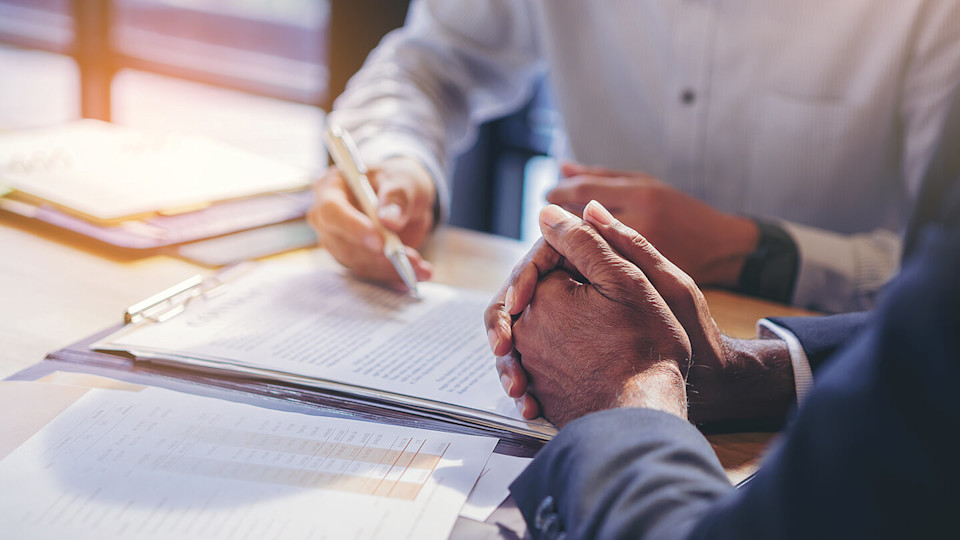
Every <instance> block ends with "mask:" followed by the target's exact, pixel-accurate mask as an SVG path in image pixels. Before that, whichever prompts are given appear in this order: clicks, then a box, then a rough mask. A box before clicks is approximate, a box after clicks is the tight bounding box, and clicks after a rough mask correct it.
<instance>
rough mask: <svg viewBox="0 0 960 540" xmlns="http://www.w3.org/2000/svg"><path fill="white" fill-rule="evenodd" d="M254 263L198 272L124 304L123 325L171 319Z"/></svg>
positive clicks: (217, 290)
mask: <svg viewBox="0 0 960 540" xmlns="http://www.w3.org/2000/svg"><path fill="white" fill-rule="evenodd" d="M255 265H256V263H250V262H241V263H237V264H232V265H230V266H227V267H226V268H224V269H223V270H220V271H219V272H217V273H215V274H213V275H212V276H208V277H206V278H205V277H203V276H201V275H199V274H198V275H196V276H193V277H191V278H188V279H185V280H183V281H181V282H180V283H177V284H176V285H174V286H172V287H169V288H167V289H164V290H162V291H160V292H158V293H157V294H154V295H153V296H150V297H149V298H146V299H144V300H141V301H139V302H137V303H136V304H134V305H132V306H130V307H128V308H127V310H126V311H125V312H124V313H123V324H138V323H142V322H163V321H166V320H169V319H172V318H173V317H176V316H177V315H179V314H181V313H183V312H184V311H185V310H186V309H187V306H188V305H189V304H190V302H192V301H194V300H195V299H197V298H211V297H213V296H216V294H217V293H218V292H220V291H222V289H223V286H224V285H226V284H227V282H228V281H230V280H231V279H233V278H235V277H236V276H238V275H239V274H242V273H245V272H246V271H247V270H249V269H250V268H252V267H253V266H255Z"/></svg>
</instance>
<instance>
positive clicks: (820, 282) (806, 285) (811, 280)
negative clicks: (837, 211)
mask: <svg viewBox="0 0 960 540" xmlns="http://www.w3.org/2000/svg"><path fill="white" fill-rule="evenodd" d="M781 225H782V226H783V228H784V229H785V230H786V231H787V234H789V235H790V236H791V237H792V238H793V241H794V242H795V243H796V245H797V251H798V252H799V255H800V257H799V261H800V266H799V268H798V271H797V280H796V284H795V285H794V290H793V301H792V302H793V304H795V305H798V306H803V307H805V308H808V309H815V310H818V311H824V312H828V313H839V312H843V311H858V310H864V309H869V308H871V307H872V306H873V304H874V300H875V297H876V295H877V293H878V292H879V291H880V290H881V289H882V288H883V286H884V284H886V283H887V281H888V280H889V279H890V278H891V277H892V276H893V275H894V274H895V273H896V271H897V268H898V267H899V261H900V250H901V240H900V237H899V236H898V235H897V234H896V233H893V232H891V231H885V230H877V231H874V232H872V233H867V234H857V235H842V234H838V233H835V232H830V231H826V230H822V229H816V228H813V227H807V226H804V225H800V224H797V223H789V222H781Z"/></svg>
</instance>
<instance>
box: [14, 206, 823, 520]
mask: <svg viewBox="0 0 960 540" xmlns="http://www.w3.org/2000/svg"><path fill="white" fill-rule="evenodd" d="M527 248H528V246H526V245H524V244H522V243H520V242H517V241H513V240H509V239H505V238H502V237H495V236H491V235H486V234H481V233H476V232H471V231H467V230H463V229H456V228H448V229H444V230H441V231H440V232H439V233H438V234H437V235H436V236H435V238H433V239H432V240H431V241H430V243H429V244H428V246H427V247H426V249H425V253H426V255H427V258H428V259H430V260H431V261H432V262H433V263H434V265H435V267H436V275H435V280H436V281H438V282H441V283H446V284H450V285H457V286H464V287H469V288H472V289H479V290H485V291H489V292H491V293H492V292H494V291H496V290H497V289H499V287H500V285H501V284H502V282H503V279H504V277H505V276H506V275H507V273H508V272H509V271H510V269H511V268H512V267H513V265H514V264H515V263H516V261H517V260H518V259H519V258H520V257H521V255H523V253H525V252H526V250H527ZM313 255H315V254H309V253H307V252H306V250H301V251H299V252H292V253H288V254H283V255H278V256H276V257H301V256H313ZM209 271H210V270H209V269H205V268H203V267H200V266H197V265H195V264H192V263H190V262H186V261H183V260H179V259H176V258H173V257H170V256H166V255H156V254H154V255H147V256H137V255H136V254H131V253H130V252H128V251H120V250H115V249H110V248H106V247H103V246H102V245H100V244H98V243H95V242H93V241H88V240H85V239H82V238H80V237H77V236H76V235H72V234H68V233H63V232H61V231H59V230H56V229H54V228H52V227H49V226H46V225H43V224H39V223H36V222H33V221H31V220H27V219H24V218H20V217H17V216H12V215H8V214H2V213H0V308H2V309H0V345H2V347H0V378H5V377H8V376H10V375H12V374H13V373H15V372H17V371H19V370H21V369H24V368H26V367H28V366H30V365H32V364H34V363H36V362H39V361H41V360H42V359H43V358H44V355H45V354H46V353H48V352H50V351H53V350H56V349H60V348H62V347H64V346H66V345H68V344H70V343H72V342H74V341H77V340H79V339H81V338H84V337H86V336H88V335H90V334H93V333H95V332H97V331H100V330H102V329H104V328H106V327H108V326H110V325H112V324H116V323H117V322H119V321H120V320H121V315H122V313H123V311H124V309H125V308H126V307H127V306H129V305H131V304H133V303H135V302H137V301H139V300H142V299H143V298H146V297H148V296H150V295H151V294H153V293H155V292H157V291H159V290H161V289H163V288H165V287H167V286H169V285H172V284H174V283H178V282H180V281H182V280H184V279H186V278H188V277H190V276H192V275H194V274H197V273H202V272H209ZM707 299H708V302H709V303H710V307H711V309H712V311H713V314H714V316H715V317H716V319H717V322H718V323H719V325H720V327H721V328H722V329H723V330H724V331H725V332H727V333H728V334H730V335H733V336H737V337H752V336H753V335H754V334H755V324H756V320H757V319H758V318H761V317H765V316H776V315H797V314H805V313H806V312H803V311H801V310H797V309H794V308H790V307H785V306H781V305H777V304H772V303H769V302H763V301H758V300H754V299H750V298H745V297H741V296H738V295H735V294H731V293H727V292H722V291H707ZM478 324H479V321H478ZM772 435H773V434H770V433H737V434H725V435H713V436H711V437H709V438H710V441H711V443H712V444H713V445H714V448H715V449H716V451H717V454H718V456H719V457H720V461H721V462H722V463H723V464H724V467H725V468H726V469H727V472H728V474H729V476H730V478H731V480H732V481H734V482H736V481H738V480H740V479H742V478H744V477H745V476H746V475H747V474H749V472H750V471H752V469H753V468H754V467H755V466H756V460H757V459H758V457H757V456H759V455H760V453H761V451H762V449H763V448H764V447H765V446H766V444H767V442H768V441H769V439H770V437H771V436H772ZM461 521H463V520H461ZM466 536H470V535H469V534H468V535H466Z"/></svg>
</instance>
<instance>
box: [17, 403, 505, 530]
mask: <svg viewBox="0 0 960 540" xmlns="http://www.w3.org/2000/svg"><path fill="white" fill-rule="evenodd" d="M496 442H497V440H496V439H493V438H488V437H472V436H467V435H456V434H446V433H438V432H432V431H426V430H420V429H413V428H404V427H394V426H386V425H381V424H375V423H369V422H360V421H354V420H346V419H335V418H322V417H314V416H309V415H302V414H297V413H289V412H282V411H273V410H267V409H262V408H259V407H254V406H252V405H245V404H237V403H233V402H227V401H222V400H215V399H210V398H204V397H198V396H192V395H188V394H180V393H177V392H171V391H167V390H160V389H154V388H148V389H145V390H142V391H140V392H127V391H117V390H97V389H94V390H89V391H88V392H87V393H86V394H85V395H84V396H83V397H80V398H79V399H77V400H76V401H75V402H74V404H73V405H71V406H70V407H69V408H67V409H66V410H65V411H64V412H62V413H60V415H59V416H57V417H56V418H55V419H54V420H53V421H51V422H50V423H49V424H47V425H46V426H45V427H44V428H43V429H42V430H40V431H39V432H38V433H37V434H36V435H34V436H33V437H31V438H30V439H29V440H28V441H27V442H26V443H24V444H23V445H21V446H20V447H19V448H18V449H17V450H15V451H14V452H13V453H11V454H10V455H8V456H7V457H6V458H5V459H4V460H3V461H0V485H2V486H4V489H2V490H0V530H2V531H3V536H4V537H5V538H32V539H51V540H53V539H55V540H63V539H64V538H69V539H70V540H86V539H91V540H92V539H112V538H118V539H120V538H122V539H139V538H182V539H193V538H196V539H203V540H213V539H220V538H222V539H237V538H256V539H261V540H271V539H277V540H280V539H283V540H287V539H313V538H317V539H319V538H329V539H340V538H357V539H361V538H377V539H403V538H411V539H444V538H446V537H447V536H448V535H449V534H450V531H451V530H452V528H453V524H454V521H455V520H456V518H457V514H458V512H459V510H460V508H461V506H462V505H463V503H464V501H465V499H466V497H467V493H468V492H469V491H470V489H471V487H472V486H473V485H474V483H475V482H476V480H477V477H478V476H479V474H480V472H481V469H482V468H483V464H484V463H485V462H486V461H487V459H488V457H489V456H490V454H491V452H492V451H493V448H494V446H495V445H496Z"/></svg>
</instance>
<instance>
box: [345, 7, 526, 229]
mask: <svg viewBox="0 0 960 540" xmlns="http://www.w3.org/2000/svg"><path fill="white" fill-rule="evenodd" d="M531 29H535V25H534V21H533V19H532V17H531V16H530V13H529V12H528V5H527V2H525V1H523V0H495V1H488V2H460V1H457V2H454V1H450V0H417V1H414V2H413V3H412V4H411V6H410V10H409V14H408V17H407V21H406V23H405V24H404V26H403V27H402V28H400V29H398V30H395V31H394V32H391V33H390V34H388V35H387V36H386V37H385V38H384V39H383V41H382V42H381V43H380V45H379V46H377V48H376V49H375V50H374V51H373V52H372V53H371V54H370V56H369V57H368V58H367V61H366V62H365V63H364V66H363V67H362V68H361V69H360V71H358V72H357V74H356V75H354V77H353V78H352V79H351V80H350V82H349V83H348V84H347V88H346V90H345V91H344V93H343V94H341V96H340V97H339V98H338V99H337V100H336V102H335V103H334V107H333V111H332V112H331V121H335V122H337V123H339V124H340V125H342V126H344V127H345V128H346V129H348V130H349V131H350V132H351V134H352V135H353V137H354V139H355V140H356V142H357V146H358V147H359V149H360V153H361V154H362V156H363V159H364V160H365V161H366V162H368V163H370V164H375V163H377V162H380V161H382V160H384V159H386V158H388V157H394V156H407V157H411V158H414V159H416V160H418V161H420V162H421V163H422V164H423V165H424V166H425V167H426V169H427V170H428V171H429V172H430V174H431V176H432V177H433V180H434V183H435V184H436V187H437V195H438V199H439V202H440V205H441V215H442V216H444V217H445V216H446V215H447V209H448V206H449V188H448V185H447V182H448V180H447V178H448V176H449V175H448V173H449V159H448V158H449V156H450V154H451V153H452V152H455V151H457V150H459V149H462V148H464V147H466V146H467V145H468V144H469V143H470V142H472V140H473V138H474V137H475V126H476V124H477V123H479V122H482V121H484V120H487V119H490V118H494V117H497V116H502V115H503V114H505V113H507V112H509V111H511V110H513V109H516V108H518V107H520V106H521V105H522V104H523V103H524V102H525V101H526V99H528V98H529V96H530V95H531V93H532V92H533V88H534V83H535V82H536V80H537V78H538V77H539V75H540V74H541V73H542V71H543V62H542V61H541V60H540V55H539V51H538V48H537V46H536V43H537V39H536V32H532V31H531Z"/></svg>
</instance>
